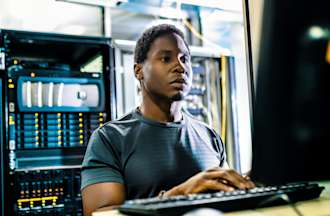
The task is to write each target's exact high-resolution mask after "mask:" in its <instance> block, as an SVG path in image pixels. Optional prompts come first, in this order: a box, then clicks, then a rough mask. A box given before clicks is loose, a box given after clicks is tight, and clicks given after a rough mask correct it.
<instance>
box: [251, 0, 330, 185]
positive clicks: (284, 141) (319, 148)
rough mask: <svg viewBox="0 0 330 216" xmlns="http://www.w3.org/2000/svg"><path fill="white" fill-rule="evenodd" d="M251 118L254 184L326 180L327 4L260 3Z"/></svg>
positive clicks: (329, 95) (329, 148)
mask: <svg viewBox="0 0 330 216" xmlns="http://www.w3.org/2000/svg"><path fill="white" fill-rule="evenodd" d="M253 119H254V120H253V145H252V146H253V162H252V177H253V179H254V180H255V181H257V182H261V183H266V184H278V183H287V182H296V181H310V180H324V179H330V162H329V158H330V12H329V7H328V5H327V1H323V0H314V1H308V2H307V1H298V0H289V1H288V0H265V3H264V13H263V26H262V34H261V41H260V54H259V67H258V71H257V83H256V94H255V103H254V113H253Z"/></svg>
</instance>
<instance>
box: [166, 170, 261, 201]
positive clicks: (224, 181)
mask: <svg viewBox="0 0 330 216" xmlns="http://www.w3.org/2000/svg"><path fill="white" fill-rule="evenodd" d="M253 187H255V185H254V183H253V182H252V181H251V180H250V179H249V178H248V177H243V176H241V175H240V174H238V173H237V172H236V171H235V170H233V169H223V168H219V167H216V168H212V169H209V170H206V171H203V172H200V173H198V174H196V175H194V176H192V177H191V178H189V179H188V180H187V181H185V182H183V183H182V184H180V185H178V186H176V187H174V188H172V189H171V190H169V191H167V192H166V193H165V194H164V196H173V195H187V194H194V193H202V192H206V191H210V190H214V191H233V190H235V189H250V188H253Z"/></svg>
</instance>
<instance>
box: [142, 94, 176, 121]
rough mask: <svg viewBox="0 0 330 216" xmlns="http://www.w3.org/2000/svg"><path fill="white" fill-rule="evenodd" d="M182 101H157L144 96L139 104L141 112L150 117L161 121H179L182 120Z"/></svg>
mask: <svg viewBox="0 0 330 216" xmlns="http://www.w3.org/2000/svg"><path fill="white" fill-rule="evenodd" d="M181 107H182V102H181V101H175V102H168V103H165V102H163V103H155V102H154V101H152V100H149V99H147V98H144V99H143V100H142V103H141V105H140V106H139V109H140V112H141V114H142V115H143V116H144V117H146V118H149V119H152V120H154V121H159V122H177V121H180V120H182V113H181Z"/></svg>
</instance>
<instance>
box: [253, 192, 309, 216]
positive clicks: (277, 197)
mask: <svg viewBox="0 0 330 216" xmlns="http://www.w3.org/2000/svg"><path fill="white" fill-rule="evenodd" d="M280 200H282V201H285V202H286V203H287V204H289V205H290V206H291V207H292V208H293V210H294V211H295V212H296V214H297V215H298V216H303V214H302V213H301V211H300V210H299V209H298V208H297V207H296V205H295V204H294V203H293V202H292V201H291V199H290V197H289V196H288V195H287V194H276V195H273V196H271V197H269V198H267V199H265V200H263V201H261V202H260V203H259V204H258V205H257V208H261V207H269V204H272V203H274V202H276V201H280Z"/></svg>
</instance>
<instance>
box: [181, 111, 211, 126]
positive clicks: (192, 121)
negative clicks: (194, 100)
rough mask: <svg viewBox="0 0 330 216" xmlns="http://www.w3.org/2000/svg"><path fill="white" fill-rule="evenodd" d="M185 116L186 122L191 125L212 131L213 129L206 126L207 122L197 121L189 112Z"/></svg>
mask: <svg viewBox="0 0 330 216" xmlns="http://www.w3.org/2000/svg"><path fill="white" fill-rule="evenodd" d="M184 115H185V118H186V121H187V122H188V123H189V124H192V125H195V126H199V127H202V128H205V129H208V130H212V128H211V127H210V126H209V125H208V124H206V123H205V122H203V121H201V120H199V119H197V118H196V117H194V116H193V115H191V114H190V113H188V112H187V111H185V112H184Z"/></svg>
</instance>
